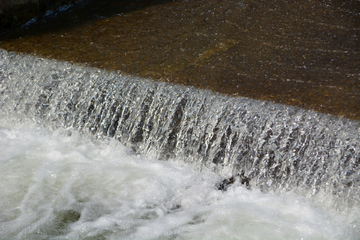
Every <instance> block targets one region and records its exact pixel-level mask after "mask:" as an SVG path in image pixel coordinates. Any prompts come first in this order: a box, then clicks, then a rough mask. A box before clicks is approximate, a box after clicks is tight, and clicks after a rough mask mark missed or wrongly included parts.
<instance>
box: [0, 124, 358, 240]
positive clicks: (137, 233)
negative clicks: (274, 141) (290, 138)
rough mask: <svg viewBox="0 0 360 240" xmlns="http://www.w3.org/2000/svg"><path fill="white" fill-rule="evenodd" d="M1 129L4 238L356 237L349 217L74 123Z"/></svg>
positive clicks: (0, 223) (0, 217)
mask: <svg viewBox="0 0 360 240" xmlns="http://www.w3.org/2000/svg"><path fill="white" fill-rule="evenodd" d="M2 126H3V127H2V128H0V151H1V153H2V154H1V155H0V169H1V174H0V199H2V201H1V202H0V213H1V214H0V232H1V238H3V239H9V238H11V239H24V238H27V239H63V238H69V239H86V238H96V239H119V238H127V239H169V238H177V239H201V238H202V239H349V238H351V237H352V235H351V234H354V229H352V226H351V225H350V224H349V222H348V220H347V217H346V216H345V215H343V214H341V213H338V212H334V211H332V210H329V209H321V208H319V207H317V206H315V205H314V203H312V202H310V201H309V200H307V199H304V198H303V197H300V196H298V195H296V194H294V193H292V192H288V193H284V194H281V195H278V194H275V193H272V192H270V193H267V194H263V193H261V191H260V190H259V189H252V190H248V189H246V188H245V187H243V186H242V185H241V184H234V185H233V186H231V187H229V188H228V189H227V191H225V192H223V191H219V190H217V189H216V187H215V185H216V183H217V182H219V181H220V180H221V178H220V176H219V175H217V174H215V173H212V172H209V171H207V170H206V169H204V170H203V172H200V173H199V172H196V171H194V170H193V168H192V167H191V166H190V165H188V164H185V163H180V162H172V161H159V160H157V159H154V158H151V157H145V156H139V155H135V154H134V153H132V152H131V150H130V149H128V148H126V147H124V146H123V145H121V144H120V143H119V142H117V141H115V140H113V139H112V140H108V141H102V142H93V141H90V140H89V139H84V138H83V137H81V136H80V135H79V134H78V133H77V132H75V131H69V130H66V131H65V130H57V131H49V130H45V129H41V128H31V127H29V126H27V127H25V126H22V127H21V128H18V127H11V126H8V125H7V126H6V124H4V123H3V124H2Z"/></svg>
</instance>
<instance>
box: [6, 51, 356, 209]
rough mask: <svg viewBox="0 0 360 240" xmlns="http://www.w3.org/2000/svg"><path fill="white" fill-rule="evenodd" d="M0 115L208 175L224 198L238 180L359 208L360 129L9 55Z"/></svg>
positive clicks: (308, 114)
mask: <svg viewBox="0 0 360 240" xmlns="http://www.w3.org/2000/svg"><path fill="white" fill-rule="evenodd" d="M0 114H1V116H2V118H8V119H10V118H11V119H17V121H24V119H31V120H34V121H35V122H37V123H38V124H40V125H42V126H44V127H45V128H48V129H59V128H65V129H72V130H73V129H75V130H77V131H79V132H80V133H82V134H84V135H86V136H89V137H91V138H93V139H100V140H104V139H109V138H111V139H117V140H119V141H120V142H121V143H122V144H124V145H125V146H127V147H130V148H132V149H133V150H134V152H135V153H138V154H141V155H152V156H156V158H158V159H160V160H168V159H172V160H175V161H185V162H188V163H190V164H192V165H193V167H194V169H197V170H199V171H201V170H202V169H204V168H206V169H211V170H213V171H215V172H217V173H218V174H220V176H222V177H223V179H225V180H224V181H223V182H222V183H219V185H220V187H219V188H221V189H222V190H226V188H227V185H228V184H231V182H234V181H239V182H241V183H243V184H244V185H247V188H251V189H261V191H262V192H264V193H266V192H269V191H275V192H287V191H290V190H292V191H294V192H296V193H298V194H300V195H302V196H305V197H306V198H308V199H311V200H313V201H315V202H316V201H320V202H321V204H325V205H328V206H330V207H331V208H333V209H336V210H340V211H348V212H349V213H351V212H354V211H355V212H356V211H357V210H356V209H358V207H359V205H360V197H359V196H360V190H359V185H360V169H359V168H360V125H359V122H357V121H350V120H347V119H342V118H338V117H334V116H330V115H325V114H320V113H317V112H313V111H309V110H304V109H300V108H295V107H291V106H285V105H280V104H274V103H271V102H264V101H259V100H252V99H248V98H242V97H231V96H227V95H221V94H216V93H213V92H210V91H207V90H200V89H196V88H192V87H184V86H177V85H172V84H168V83H164V82H152V81H150V80H147V79H140V78H137V77H134V76H128V75H124V74H121V73H115V72H106V71H102V70H99V69H94V68H87V67H84V66H77V65H73V64H71V63H68V62H60V61H55V60H48V59H42V58H37V57H34V56H28V55H17V54H14V53H8V52H6V51H4V50H1V51H0ZM320 196H321V197H320ZM324 196H325V197H324ZM319 199H322V200H319ZM324 199H327V200H326V201H325V200H324Z"/></svg>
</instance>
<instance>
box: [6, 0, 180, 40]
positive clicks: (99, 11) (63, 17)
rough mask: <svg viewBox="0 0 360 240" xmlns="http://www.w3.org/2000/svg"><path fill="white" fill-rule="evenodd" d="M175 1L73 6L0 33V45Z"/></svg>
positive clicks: (106, 0)
mask: <svg viewBox="0 0 360 240" xmlns="http://www.w3.org/2000/svg"><path fill="white" fill-rule="evenodd" d="M174 1H176V0H102V1H98V0H84V1H82V2H79V3H77V4H74V5H72V6H71V7H70V8H69V9H68V10H67V11H55V12H54V13H53V14H49V15H44V16H38V17H37V21H36V22H34V23H31V24H28V25H27V26H26V24H24V25H22V26H19V27H16V28H5V29H0V41H3V40H10V39H16V38H19V37H29V36H34V35H41V34H46V33H49V32H58V31H62V30H65V29H68V28H75V27H80V26H83V25H86V24H90V23H92V22H94V21H97V20H100V19H103V18H109V17H112V16H115V15H121V14H125V13H128V12H131V11H137V10H140V9H143V8H146V7H150V6H154V5H158V4H164V3H168V2H174Z"/></svg>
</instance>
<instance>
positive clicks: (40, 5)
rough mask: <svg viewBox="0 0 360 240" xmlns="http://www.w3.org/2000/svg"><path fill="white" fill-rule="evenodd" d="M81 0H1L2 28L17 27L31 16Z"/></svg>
mask: <svg viewBox="0 0 360 240" xmlns="http://www.w3.org/2000/svg"><path fill="white" fill-rule="evenodd" d="M79 1H80V0H0V29H4V28H11V27H16V26H19V25H21V24H24V23H26V22H27V21H29V20H30V19H31V18H33V17H36V16H41V15H44V14H45V13H46V11H48V10H55V9H57V8H58V7H60V6H62V5H66V4H74V3H76V2H79Z"/></svg>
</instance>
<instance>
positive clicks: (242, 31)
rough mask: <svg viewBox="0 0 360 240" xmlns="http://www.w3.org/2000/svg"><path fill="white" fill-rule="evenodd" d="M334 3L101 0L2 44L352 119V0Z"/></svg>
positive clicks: (357, 65) (355, 102) (357, 49)
mask: <svg viewBox="0 0 360 240" xmlns="http://www.w3.org/2000/svg"><path fill="white" fill-rule="evenodd" d="M99 2H100V1H99ZM342 2H343V1H322V2H320V1H315V0H313V1H311V0H310V1H306V2H305V1H293V0H292V1H290V0H289V1H265V0H264V1H255V0H243V1H239V0H228V1H221V0H197V1H186V0H182V1H175V2H167V1H135V2H134V1H128V2H126V1H125V2H122V3H119V1H116V0H108V1H101V3H98V4H99V6H96V5H95V3H92V4H89V5H88V6H87V9H81V10H76V9H74V10H73V11H72V13H70V15H66V14H64V15H63V17H61V16H60V17H59V18H54V19H53V20H51V19H47V23H43V24H40V25H39V26H34V27H33V28H31V29H29V30H28V32H27V33H26V32H21V33H15V31H14V32H13V33H12V36H16V34H19V35H18V36H22V37H21V38H18V37H12V36H11V34H10V35H5V34H3V37H2V39H3V41H1V42H0V48H4V49H7V50H14V51H18V52H26V53H35V54H37V55H41V56H44V57H52V58H56V59H61V60H67V61H73V62H78V63H86V64H88V65H89V66H94V67H100V68H105V69H108V70H121V71H123V72H126V73H130V74H135V75H139V76H142V77H149V78H153V79H156V80H157V79H161V80H162V81H169V82H174V83H179V84H186V85H192V86H196V87H201V88H208V89H211V90H213V91H217V92H220V93H226V94H233V95H241V96H246V97H252V98H257V99H266V100H271V101H275V102H278V103H285V104H290V105H295V106H300V107H303V108H308V109H315V110H317V111H320V112H325V113H331V114H334V115H338V116H345V117H347V118H350V119H357V120H359V119H360V43H359V36H360V10H359V9H360V8H359V5H360V2H359V1H347V2H348V3H342ZM130 3H131V4H130ZM91 16H96V17H95V18H93V17H91ZM101 16H105V17H104V18H101ZM94 19H95V20H94ZM5 38H7V40H4V39H5Z"/></svg>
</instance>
